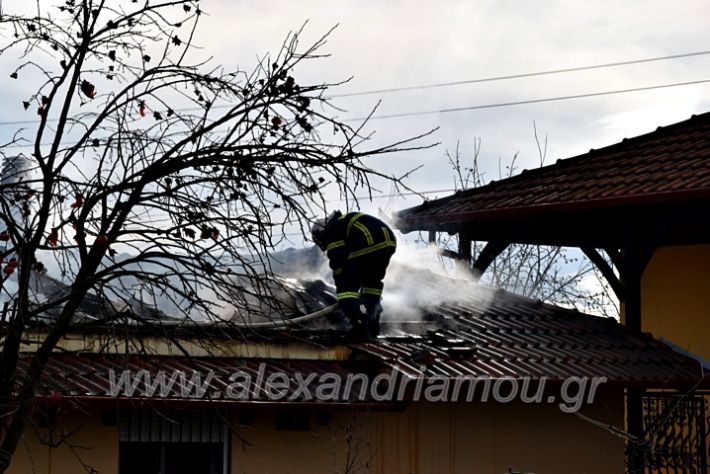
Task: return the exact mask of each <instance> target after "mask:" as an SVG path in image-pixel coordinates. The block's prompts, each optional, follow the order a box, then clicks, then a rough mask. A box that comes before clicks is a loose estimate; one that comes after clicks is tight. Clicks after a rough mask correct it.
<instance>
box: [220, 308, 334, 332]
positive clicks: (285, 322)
mask: <svg viewBox="0 0 710 474" xmlns="http://www.w3.org/2000/svg"><path fill="white" fill-rule="evenodd" d="M337 307H338V303H335V304H332V305H330V306H327V307H325V308H323V309H319V310H318V311H315V312H313V313H309V314H304V315H303V316H298V317H296V318H289V319H281V320H279V321H260V322H257V323H249V322H246V321H243V322H233V323H231V324H235V325H236V326H240V327H247V328H278V327H283V326H289V325H291V324H299V323H305V322H306V321H312V320H314V319H318V318H320V317H321V316H325V315H327V314H330V313H332V312H333V311H335V309H336V308H337Z"/></svg>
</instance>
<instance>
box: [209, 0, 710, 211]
mask: <svg viewBox="0 0 710 474" xmlns="http://www.w3.org/2000/svg"><path fill="white" fill-rule="evenodd" d="M203 5H204V9H205V10H206V11H207V12H208V13H210V16H208V17H206V18H205V22H204V24H203V32H204V33H205V34H204V35H202V36H201V37H200V38H201V41H202V43H203V44H204V46H205V49H206V50H207V51H209V52H210V53H212V54H213V55H214V56H215V59H216V60H217V61H218V62H222V63H227V64H230V65H237V64H239V65H248V64H250V63H251V64H253V62H254V60H255V58H256V55H257V54H258V53H263V52H264V51H267V50H274V49H275V48H277V47H278V45H279V44H280V41H281V40H282V39H283V37H284V35H285V34H286V33H287V32H288V31H289V30H291V29H294V28H298V27H299V26H300V25H301V23H302V22H303V21H305V20H309V24H308V26H307V28H306V31H305V35H304V41H307V40H309V39H310V40H312V39H315V38H316V37H317V36H319V35H321V34H322V33H323V32H325V31H326V30H328V29H329V28H330V27H331V26H333V25H335V24H338V25H339V26H338V28H337V29H336V30H335V31H334V32H333V34H332V35H331V37H330V39H329V41H328V44H327V45H326V47H325V48H324V50H323V51H325V52H327V53H330V54H331V55H332V56H331V57H330V58H327V59H324V60H320V61H317V62H316V63H314V64H312V65H311V66H310V67H309V68H307V70H306V71H304V72H303V74H306V75H307V76H308V79H311V80H324V81H328V80H339V79H343V78H347V77H349V76H351V75H352V76H354V78H353V80H352V81H351V82H350V83H349V84H347V85H344V86H342V87H341V88H340V89H341V90H339V91H336V93H338V92H339V93H349V92H358V91H368V90H374V89H386V88H392V87H403V86H416V85H425V84H432V83H440V82H449V81H459V80H467V79H475V78H484V77H491V76H499V75H510V74H519V73H528V72H536V71H544V70H550V69H559V68H568V67H577V66H587V65H595V64H602V63H610V62H617V61H626V60H635V59H643V58H651V57H658V56H666V55H675V54H682V53H689V52H697V51H703V50H708V49H710V28H708V18H710V3H708V2H707V1H705V0H702V1H700V0H698V1H694V0H682V1H676V2H669V1H667V0H661V1H648V0H644V1H623V2H620V1H618V0H613V1H607V0H604V1H595V2H583V1H566V2H562V1H535V2H532V1H510V0H507V1H506V0H494V1H493V0H492V1H480V0H479V1H437V2H434V1H428V2H425V1H412V0H409V1H398V0H389V1H386V2H383V1H377V0H365V1H363V0H358V1H333V0H329V1H299V2H287V1H259V2H246V1H234V0H205V1H204V2H203ZM703 79H710V55H704V56H695V57H690V58H684V59H677V60H668V61H659V62H651V63H644V64H636V65H630V66H623V67H614V68H605V69H599V70H592V71H581V72H572V73H566V74H558V75H548V76H540V77H535V78H524V79H515V80H507V81H497V82H490V83H482V84H470V85H460V86H451V87H443V88H438V89H423V90H414V91H408V92H399V93H385V94H374V95H367V96H358V97H351V98H340V99H337V103H338V104H339V105H342V106H343V107H344V108H346V109H347V110H348V112H347V113H343V114H342V115H343V117H348V116H349V117H360V116H362V115H363V113H365V112H366V111H367V110H368V109H369V108H370V107H372V106H373V105H374V104H375V103H376V102H377V100H379V99H382V105H381V107H380V110H379V113H380V114H390V113H399V112H415V111H426V110H439V109H443V108H450V107H465V106H476V105H484V104H494V103H501V102H512V101H521V100H529V99H542V98H549V97H556V96H566V95H575V94H584V93H590V92H602V91H610V90H619V89H629V88H636V87H646V86H655V85H661V84H668V83H675V82H686V81H694V80H703ZM709 93H710V84H700V85H691V86H684V87H674V88H667V89H661V90H651V91H644V92H634V93H627V94H619V95H609V96H603V97H591V98H584V99H577V100H567V101H558V102H548V103H538V104H529V105H520V106H512V107H500V108H491V109H483V110H472V111H465V112H456V113H446V114H432V115H424V116H414V117H407V118H396V119H382V120H376V121H373V122H372V124H371V125H372V126H373V128H374V129H376V132H377V135H376V137H377V140H379V141H381V142H386V141H392V140H397V139H400V138H402V137H406V136H408V135H411V134H414V133H417V132H421V131H425V130H428V129H430V128H432V127H440V129H439V131H438V132H437V133H436V134H435V136H434V138H435V141H438V142H441V145H440V146H438V147H437V148H434V149H431V150H428V151H426V152H421V153H409V154H402V155H401V156H396V157H394V156H393V157H389V158H388V159H387V160H386V162H383V163H382V164H381V166H383V167H386V168H388V169H389V168H391V169H393V170H403V169H405V168H407V167H414V166H416V165H419V164H424V165H425V167H424V168H423V169H422V170H421V171H420V172H419V173H417V174H416V175H415V176H414V177H413V179H412V180H411V183H412V184H413V185H414V186H415V187H416V188H417V189H419V190H429V189H445V188H450V187H451V186H452V173H451V171H450V169H449V167H448V165H447V161H446V158H445V151H446V150H447V149H448V150H454V149H455V148H456V144H457V142H460V150H461V152H462V153H463V155H464V157H469V158H470V156H471V154H472V152H473V140H474V137H480V138H481V141H482V148H481V155H480V161H481V164H482V166H483V167H484V169H485V170H486V173H487V177H488V178H489V179H494V178H497V175H498V161H499V158H500V159H502V161H503V162H504V163H507V162H508V161H509V160H510V159H511V157H512V156H513V155H514V154H515V153H516V152H519V153H520V154H519V160H518V165H519V166H520V168H521V169H522V168H532V167H535V166H537V165H538V163H539V161H538V153H537V147H536V144H535V139H534V136H533V122H535V123H536V125H537V129H538V133H539V135H540V136H541V137H544V135H545V134H546V135H547V136H548V140H549V145H548V154H547V162H548V163H553V162H554V161H556V160H557V159H559V158H566V157H570V156H574V155H576V154H580V153H583V152H586V151H588V150H589V148H599V147H601V146H604V145H608V144H611V143H614V142H616V141H619V140H621V139H622V138H624V137H628V136H634V135H638V134H640V133H645V132H648V131H652V130H654V129H655V128H656V127H657V126H658V125H666V124H669V123H673V122H677V121H680V120H684V119H686V118H688V117H690V115H691V114H694V113H702V112H706V111H708V110H710V99H709V97H710V94H709ZM384 191H385V192H388V190H384ZM418 202H420V199H418V198H412V199H409V200H395V201H390V200H387V199H381V200H377V201H375V207H377V206H382V207H390V208H395V209H396V208H400V207H404V206H407V205H411V204H417V203H418ZM366 206H367V204H363V207H366Z"/></svg>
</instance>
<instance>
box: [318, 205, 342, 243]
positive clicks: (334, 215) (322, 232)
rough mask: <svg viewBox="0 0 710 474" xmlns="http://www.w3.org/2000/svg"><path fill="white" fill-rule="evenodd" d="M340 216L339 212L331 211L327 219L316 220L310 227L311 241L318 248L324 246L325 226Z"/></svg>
mask: <svg viewBox="0 0 710 474" xmlns="http://www.w3.org/2000/svg"><path fill="white" fill-rule="evenodd" d="M340 216H342V213H341V212H340V211H333V212H332V213H331V214H330V215H329V216H328V217H327V218H321V219H317V220H316V221H315V222H313V225H312V226H311V239H312V240H313V242H315V244H316V245H317V246H318V247H321V248H323V245H324V244H325V226H326V225H328V223H329V222H330V221H332V220H333V219H337V218H338V217H340Z"/></svg>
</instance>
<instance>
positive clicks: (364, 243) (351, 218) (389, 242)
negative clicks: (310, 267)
mask: <svg viewBox="0 0 710 474" xmlns="http://www.w3.org/2000/svg"><path fill="white" fill-rule="evenodd" d="M322 245H323V247H324V248H323V250H324V251H325V252H326V253H327V254H328V260H329V261H330V268H331V269H332V270H333V276H338V275H339V274H340V273H341V272H342V271H343V267H344V266H345V264H346V263H347V261H348V260H351V259H354V258H358V257H363V256H365V255H370V254H372V253H374V252H377V251H380V250H385V249H386V251H388V252H394V249H395V247H396V246H397V242H396V240H395V237H394V234H393V232H392V230H391V229H390V228H389V227H388V226H387V224H385V223H384V222H382V221H381V220H379V219H378V218H376V217H373V216H370V215H368V214H363V213H361V212H349V213H347V214H345V215H344V216H340V217H338V218H336V219H332V220H331V221H330V222H328V223H327V224H326V226H325V231H324V238H323V244H322Z"/></svg>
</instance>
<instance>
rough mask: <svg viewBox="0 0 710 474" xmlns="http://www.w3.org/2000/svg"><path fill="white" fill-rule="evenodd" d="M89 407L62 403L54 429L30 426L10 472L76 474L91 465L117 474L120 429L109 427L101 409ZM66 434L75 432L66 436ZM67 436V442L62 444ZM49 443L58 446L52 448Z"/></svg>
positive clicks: (101, 470)
mask: <svg viewBox="0 0 710 474" xmlns="http://www.w3.org/2000/svg"><path fill="white" fill-rule="evenodd" d="M87 408H88V407H86V406H83V410H77V409H76V408H73V407H70V406H69V405H62V406H60V408H59V411H58V413H57V424H56V425H55V426H54V428H53V429H52V430H50V429H48V428H36V429H35V428H32V427H28V428H27V429H26V431H25V435H24V436H23V439H22V441H21V442H20V444H19V446H18V447H17V451H16V452H15V456H14V457H13V460H12V464H11V465H10V469H9V470H8V473H9V474H30V473H36V474H74V473H86V472H89V469H88V468H89V467H93V468H94V469H96V471H97V472H98V473H100V474H104V473H106V474H115V473H117V466H118V428H117V427H116V426H105V425H104V424H103V423H102V421H101V411H100V410H93V409H87ZM64 433H71V435H70V436H69V437H65V436H63V434H64ZM40 436H41V437H42V440H43V442H40ZM64 438H66V440H67V443H61V440H62V439H64ZM47 443H53V444H55V445H57V446H56V447H50V446H49V445H48V444H47ZM68 445H71V448H70V447H69V446H68ZM82 463H83V464H84V465H85V466H86V467H85V466H84V465H82Z"/></svg>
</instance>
